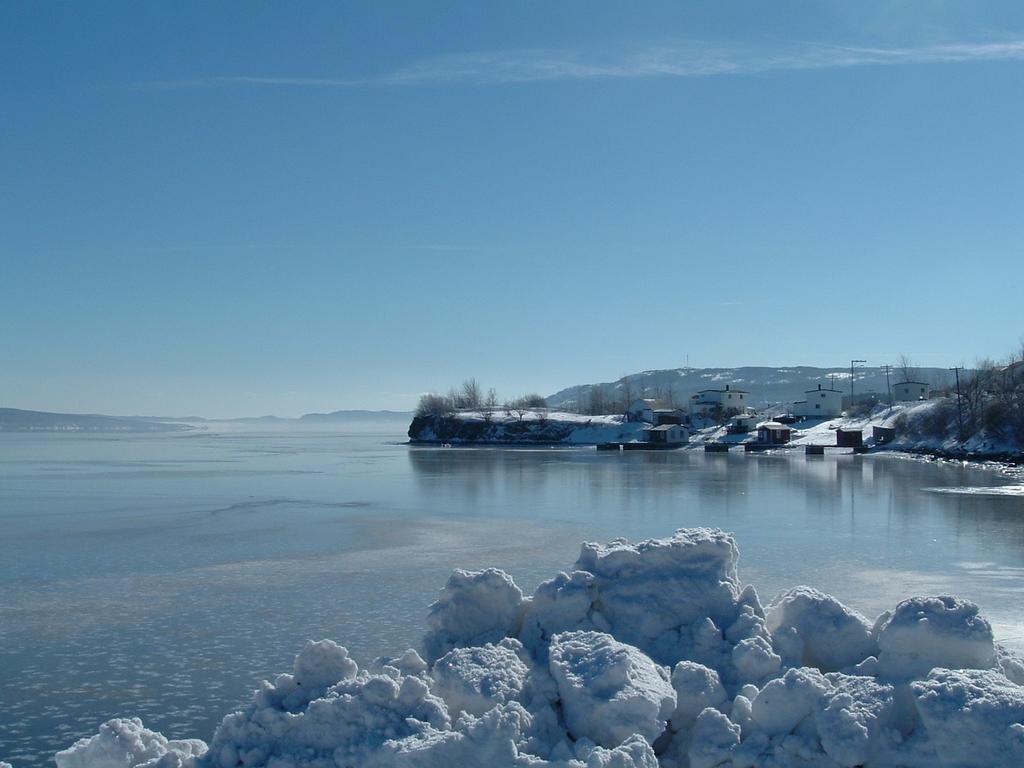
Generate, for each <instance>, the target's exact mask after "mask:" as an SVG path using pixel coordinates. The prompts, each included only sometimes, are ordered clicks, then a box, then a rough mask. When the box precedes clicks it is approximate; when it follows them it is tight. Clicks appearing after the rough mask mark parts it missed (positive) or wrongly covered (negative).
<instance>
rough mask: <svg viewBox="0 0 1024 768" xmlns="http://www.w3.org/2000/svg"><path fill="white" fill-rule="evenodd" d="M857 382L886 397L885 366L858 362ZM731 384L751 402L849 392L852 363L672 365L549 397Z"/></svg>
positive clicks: (930, 374)
mask: <svg viewBox="0 0 1024 768" xmlns="http://www.w3.org/2000/svg"><path fill="white" fill-rule="evenodd" d="M913 375H914V377H915V378H918V379H920V380H921V381H923V382H925V383H927V384H930V385H932V387H933V388H934V387H940V386H946V385H948V384H950V383H951V376H952V374H951V373H950V372H949V371H947V370H946V369H945V368H916V369H914V371H913ZM889 378H890V382H891V383H893V384H895V383H896V382H897V381H901V380H902V378H903V376H902V374H901V373H899V372H896V371H894V372H893V373H892V374H890V377H889ZM853 383H854V391H855V393H859V394H863V393H865V392H875V393H878V394H879V395H880V396H882V397H884V396H885V395H886V391H887V390H886V381H885V372H884V371H883V370H882V369H881V368H877V367H863V368H861V367H858V368H856V369H855V379H854V382H853ZM726 384H729V385H731V386H732V387H733V388H734V389H744V390H747V391H748V392H750V394H751V396H750V398H749V401H750V403H751V404H752V405H754V406H755V407H761V406H764V405H769V404H776V403H792V402H794V401H796V400H803V399H804V393H805V392H806V391H807V390H810V389H814V388H816V387H817V386H818V385H819V384H822V385H826V386H828V385H834V386H835V388H836V389H840V390H842V391H843V392H844V393H848V392H849V390H850V369H849V368H843V367H842V366H839V367H836V368H813V367H810V366H802V365H798V366H788V367H779V368H766V367H753V366H750V367H743V368H667V369H663V370H653V371H642V372H640V373H633V374H629V375H627V376H624V377H622V378H621V379H618V380H617V381H611V382H602V383H600V384H579V385H576V386H572V387H568V388H566V389H563V390H560V391H558V392H556V393H554V394H553V395H551V396H549V397H548V398H547V400H548V405H549V406H551V407H552V408H560V409H566V410H575V409H577V408H578V407H580V406H581V405H582V406H586V405H587V404H588V403H589V402H590V397H591V393H592V391H593V390H594V389H595V388H597V387H600V388H601V390H602V393H603V395H604V400H605V401H606V402H608V401H612V400H617V401H622V400H623V397H624V395H625V394H626V393H627V392H628V394H629V398H627V399H631V398H634V397H657V398H660V399H664V400H674V401H675V402H676V403H679V404H682V403H685V402H686V400H687V399H688V398H689V397H690V396H691V395H693V394H694V393H695V392H698V391H700V390H702V389H719V388H724V387H725V385H726Z"/></svg>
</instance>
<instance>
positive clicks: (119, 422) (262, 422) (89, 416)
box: [0, 408, 412, 432]
mask: <svg viewBox="0 0 1024 768" xmlns="http://www.w3.org/2000/svg"><path fill="white" fill-rule="evenodd" d="M411 419H412V413H411V412H409V411H359V410H356V411H333V412H331V413H307V414H305V415H303V416H300V417H299V418H297V419H289V418H282V417H280V416H244V417H241V418H235V419H208V418H205V417H203V416H104V415H101V414H94V413H50V412H47V411H25V410H20V409H18V408H0V432H176V431H181V430H188V429H195V428H196V427H197V425H206V424H217V423H230V424H239V425H253V426H265V427H276V426H280V427H287V426H294V427H303V426H306V427H327V426H339V427H340V426H347V427H353V428H359V427H368V426H372V425H377V424H386V425H391V424H394V425H396V426H397V425H401V426H402V427H403V431H404V427H405V426H407V425H408V423H409V421H410V420H411Z"/></svg>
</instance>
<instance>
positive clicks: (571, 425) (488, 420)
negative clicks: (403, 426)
mask: <svg viewBox="0 0 1024 768" xmlns="http://www.w3.org/2000/svg"><path fill="white" fill-rule="evenodd" d="M644 426H645V425H644V424H643V423H641V422H635V421H626V420H625V419H624V418H623V417H622V416H583V415H580V414H578V413H564V412H561V411H545V410H531V411H512V412H506V411H503V410H497V411H490V412H487V411H459V412H457V413H452V414H444V415H437V416H416V417H415V418H414V419H413V420H412V424H411V425H410V426H409V440H410V441H412V442H414V443H452V444H458V443H493V444H517V443H521V444H526V445H537V444H543V445H554V444H564V445H596V444H597V443H630V442H641V441H643V428H644Z"/></svg>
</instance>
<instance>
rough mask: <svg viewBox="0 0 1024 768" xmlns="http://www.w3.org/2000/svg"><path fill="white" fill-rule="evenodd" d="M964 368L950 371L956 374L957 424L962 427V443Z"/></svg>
mask: <svg viewBox="0 0 1024 768" xmlns="http://www.w3.org/2000/svg"><path fill="white" fill-rule="evenodd" d="M963 369H964V368H963V366H962V365H958V366H954V367H953V368H950V369H949V370H951V371H953V372H954V373H955V374H956V418H957V424H958V426H959V427H960V442H961V443H962V442H963V441H964V406H963V403H962V402H961V400H960V371H962V370H963Z"/></svg>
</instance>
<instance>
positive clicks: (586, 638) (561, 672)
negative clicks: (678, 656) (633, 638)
mask: <svg viewBox="0 0 1024 768" xmlns="http://www.w3.org/2000/svg"><path fill="white" fill-rule="evenodd" d="M549 663H550V669H551V674H552V676H553V677H554V678H555V682H556V683H557V684H558V693H559V696H560V698H561V704H562V712H563V714H564V716H565V723H566V725H567V726H568V728H569V732H570V734H571V735H572V736H573V737H574V738H576V739H580V738H587V739H590V740H592V741H594V742H596V743H597V744H600V745H602V746H605V747H613V746H615V745H617V744H619V743H621V742H622V741H623V740H624V739H626V738H627V737H629V736H631V735H633V734H634V733H638V734H640V735H641V736H643V737H644V738H645V739H647V741H648V742H653V741H654V740H655V739H657V738H658V737H659V736H660V735H661V734H662V732H663V731H664V730H665V726H666V723H667V721H668V718H669V716H670V715H671V714H672V712H673V710H674V709H675V706H676V694H675V691H674V690H673V689H672V685H671V684H670V682H669V675H668V672H667V671H666V670H665V669H664V668H663V667H660V666H658V665H657V664H655V663H654V662H653V661H651V659H650V658H648V657H647V656H646V655H644V654H643V653H642V652H641V651H640V650H639V649H637V648H635V647H633V646H630V645H626V644H625V643H620V642H618V641H617V640H615V638H613V637H612V636H611V635H607V634H603V633H600V632H566V633H563V634H560V635H556V636H555V637H554V639H553V640H552V642H551V648H550V662H549Z"/></svg>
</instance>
